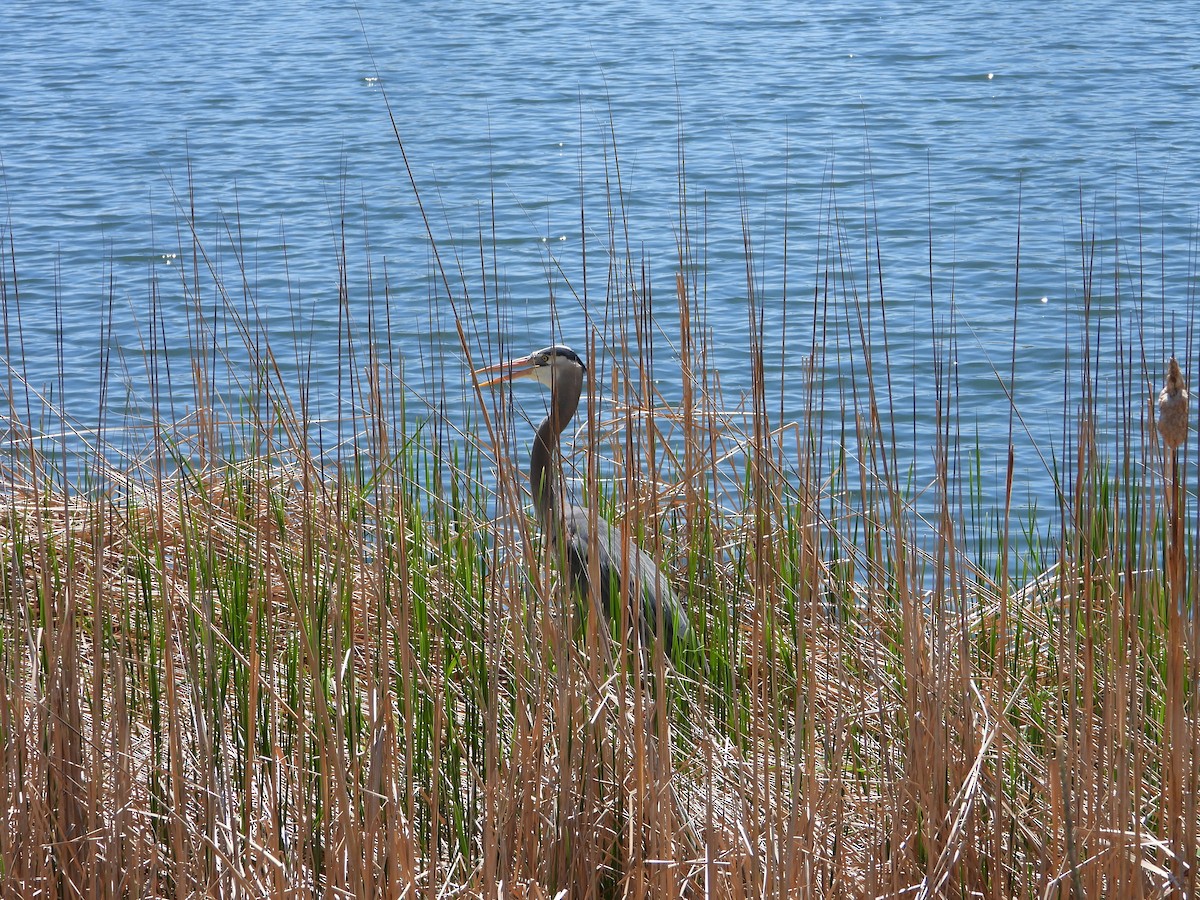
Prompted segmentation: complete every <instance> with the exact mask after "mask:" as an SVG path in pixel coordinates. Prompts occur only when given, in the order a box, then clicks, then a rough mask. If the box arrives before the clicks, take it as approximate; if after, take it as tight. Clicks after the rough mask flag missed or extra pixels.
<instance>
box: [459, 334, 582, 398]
mask: <svg viewBox="0 0 1200 900" xmlns="http://www.w3.org/2000/svg"><path fill="white" fill-rule="evenodd" d="M475 374H476V376H482V375H491V376H493V377H491V378H488V379H487V380H486V381H481V382H479V386H480V387H491V386H492V385H495V384H501V383H502V382H505V381H517V380H518V379H525V378H530V379H533V380H534V381H536V382H537V383H538V384H542V385H545V386H546V387H548V388H552V387H554V385H555V383H556V382H558V381H559V380H560V379H562V378H564V377H566V376H571V377H573V378H575V379H577V380H578V381H579V382H582V380H583V376H584V375H586V374H587V366H586V365H585V364H584V362H583V360H582V359H580V357H579V354H578V353H576V352H575V351H574V350H572V349H571V348H570V347H564V346H562V345H561V344H556V345H554V346H552V347H543V348H542V349H541V350H534V351H533V352H532V353H530V354H529V355H528V356H521V357H518V358H516V359H510V360H508V361H506V362H502V363H497V364H496V365H493V366H484V367H483V368H482V369H476V370H475Z"/></svg>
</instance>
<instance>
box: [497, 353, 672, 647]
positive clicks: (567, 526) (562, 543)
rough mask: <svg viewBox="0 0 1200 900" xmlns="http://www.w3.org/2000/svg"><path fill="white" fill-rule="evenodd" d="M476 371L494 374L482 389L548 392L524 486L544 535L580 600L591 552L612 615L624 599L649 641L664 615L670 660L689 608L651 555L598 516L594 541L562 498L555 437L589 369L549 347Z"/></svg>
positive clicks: (585, 516) (584, 514)
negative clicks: (528, 387)
mask: <svg viewBox="0 0 1200 900" xmlns="http://www.w3.org/2000/svg"><path fill="white" fill-rule="evenodd" d="M475 374H476V375H495V377H494V378H489V379H488V380H487V381H483V382H480V387H490V386H491V385H495V384H500V383H501V382H505V381H516V380H517V379H524V378H531V379H533V380H534V381H536V382H537V383H538V384H541V385H544V386H545V387H548V388H550V414H549V415H548V416H546V418H545V420H543V422H542V424H541V425H539V426H538V430H537V434H536V435H534V438H533V449H532V451H531V452H530V454H529V481H530V484H531V485H532V488H533V505H534V507H535V508H536V510H537V515H538V523H539V524H540V526H541V528H542V533H543V534H545V535H546V536H547V538H548V539H549V541H550V545H551V547H552V548H553V549H554V550H556V551H557V553H558V554H559V558H560V559H562V560H565V562H566V565H567V567H568V569H569V570H570V576H571V584H572V586H573V587H574V589H575V590H576V592H578V594H579V595H580V596H581V597H583V598H585V599H586V598H587V597H588V595H589V593H590V591H589V588H590V584H591V568H590V558H591V553H592V552H593V550H594V551H595V553H596V554H597V556H598V559H597V560H596V564H597V565H596V571H597V573H598V574H599V578H600V584H599V588H600V590H599V595H600V599H601V600H602V601H603V603H604V606H605V609H606V610H607V611H608V612H609V614H610V615H614V616H616V615H618V614H619V609H620V607H619V606H618V605H617V598H621V599H623V600H624V601H625V604H626V608H627V609H628V610H629V616H630V617H631V620H632V621H635V622H636V623H637V625H638V630H639V632H640V634H642V635H643V636H648V635H653V634H656V633H657V628H658V621H659V613H660V610H661V614H662V626H663V632H664V637H665V638H666V641H665V643H664V649H665V650H666V651H667V653H668V656H674V655H675V653H676V652H677V651H678V650H679V649H682V648H685V647H687V646H689V645H690V643H691V639H692V629H691V624H690V623H689V622H688V617H687V610H685V609H684V606H683V603H682V602H681V601H680V599H679V598H678V597H677V596H675V592H674V591H672V590H671V586H670V584H668V583H667V578H666V576H665V575H663V573H662V572H661V571H659V568H658V566H656V565H655V564H654V560H653V559H652V558H651V557H650V555H649V554H648V553H646V551H644V550H642V549H641V548H640V547H638V546H636V545H635V544H634V543H633V542H632V541H623V540H622V538H621V532H620V531H618V530H617V529H616V528H613V526H612V525H610V524H609V523H608V522H607V521H605V520H604V519H602V518H600V517H599V516H596V518H595V521H596V528H597V531H598V532H599V533H598V534H596V535H595V536H594V537H593V536H592V534H591V521H592V514H591V513H589V511H588V510H586V509H584V508H583V507H580V506H572V505H571V504H569V503H561V502H560V500H559V497H558V493H557V492H558V486H557V483H558V481H559V475H560V473H559V472H558V471H556V469H555V466H554V460H555V457H557V456H558V452H559V449H558V441H559V436H560V435H561V434H562V432H563V429H565V428H566V427H567V423H568V422H570V421H571V418H572V416H574V415H575V411H576V410H577V409H578V408H579V396H580V394H581V393H582V392H583V379H584V376H585V375H587V366H586V365H585V364H584V362H583V360H582V359H580V358H579V354H577V353H576V352H575V351H574V350H572V349H571V348H570V347H562V346H554V347H546V348H544V349H542V350H535V351H534V352H533V353H530V354H529V355H528V356H522V357H520V358H519V359H512V360H509V361H508V362H502V363H499V364H497V365H494V366H487V367H486V368H482V369H479V370H477V371H476V373H475ZM639 597H640V599H641V602H640V603H638V602H637V600H638V598H639Z"/></svg>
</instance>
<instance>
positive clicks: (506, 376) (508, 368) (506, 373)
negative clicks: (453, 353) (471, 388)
mask: <svg viewBox="0 0 1200 900" xmlns="http://www.w3.org/2000/svg"><path fill="white" fill-rule="evenodd" d="M538 368H539V367H538V364H537V363H536V362H534V358H533V354H531V355H529V356H522V357H518V358H517V359H510V360H508V361H507V362H502V363H496V364H495V365H494V366H484V367H483V368H482V369H476V370H475V376H476V377H477V378H478V377H480V376H483V375H493V374H495V377H494V378H489V379H487V381H481V382H479V386H480V387H481V388H485V387H492V386H493V385H497V384H501V383H503V382H505V381H516V380H517V379H518V378H532V377H533V376H534V374H535V373H536V372H537V370H538Z"/></svg>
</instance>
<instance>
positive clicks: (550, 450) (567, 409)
mask: <svg viewBox="0 0 1200 900" xmlns="http://www.w3.org/2000/svg"><path fill="white" fill-rule="evenodd" d="M579 393H580V392H579V391H565V390H564V391H560V390H558V387H557V385H556V386H555V387H554V388H552V390H551V401H550V405H551V409H550V415H548V416H546V418H545V419H544V420H543V421H542V424H541V425H539V426H538V430H537V434H535V435H534V438H533V449H532V450H531V451H530V454H529V483H530V485H531V486H532V488H533V506H534V509H536V510H537V514H538V519H539V520H540V522H541V525H542V527H543V528H545V529H546V532H547V533H548V534H550V535H551V536H553V537H554V538H555V539H557V537H558V534H559V532H560V531H561V530H562V522H561V520H560V516H559V513H560V506H559V501H558V490H559V486H558V484H557V483H556V481H557V477H558V476H557V472H558V467H556V466H555V465H554V463H555V459H556V457H557V456H558V452H559V447H558V444H559V436H560V435H561V434H562V433H563V430H564V429H565V428H566V427H567V423H568V422H569V421H571V417H572V416H574V415H575V410H576V409H578V408H579Z"/></svg>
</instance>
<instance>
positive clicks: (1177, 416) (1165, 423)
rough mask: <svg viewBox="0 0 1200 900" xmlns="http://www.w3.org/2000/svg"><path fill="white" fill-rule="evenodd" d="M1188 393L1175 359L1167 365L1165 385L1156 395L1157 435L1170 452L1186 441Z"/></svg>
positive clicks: (1172, 358)
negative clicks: (1160, 436)
mask: <svg viewBox="0 0 1200 900" xmlns="http://www.w3.org/2000/svg"><path fill="white" fill-rule="evenodd" d="M1187 426H1188V392H1187V387H1186V385H1185V384H1184V382H1183V373H1182V372H1181V371H1180V370H1179V363H1178V361H1176V359H1175V357H1173V356H1172V357H1171V362H1170V363H1169V364H1168V365H1167V385H1166V387H1164V388H1163V389H1162V393H1161V394H1159V395H1158V433H1159V434H1161V435H1162V437H1163V442H1164V443H1166V445H1167V448H1168V449H1170V450H1174V449H1176V448H1177V447H1178V446H1179V445H1180V444H1182V443H1183V442H1184V441H1186V440H1187Z"/></svg>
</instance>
